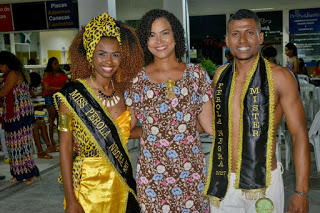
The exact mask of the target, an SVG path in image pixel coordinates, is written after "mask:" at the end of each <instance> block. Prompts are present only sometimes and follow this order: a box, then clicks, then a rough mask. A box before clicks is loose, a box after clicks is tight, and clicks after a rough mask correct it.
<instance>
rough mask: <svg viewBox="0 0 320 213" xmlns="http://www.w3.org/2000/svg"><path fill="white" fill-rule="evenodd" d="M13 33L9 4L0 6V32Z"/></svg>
mask: <svg viewBox="0 0 320 213" xmlns="http://www.w3.org/2000/svg"><path fill="white" fill-rule="evenodd" d="M7 31H13V25H12V16H11V6H10V4H1V5H0V32H7Z"/></svg>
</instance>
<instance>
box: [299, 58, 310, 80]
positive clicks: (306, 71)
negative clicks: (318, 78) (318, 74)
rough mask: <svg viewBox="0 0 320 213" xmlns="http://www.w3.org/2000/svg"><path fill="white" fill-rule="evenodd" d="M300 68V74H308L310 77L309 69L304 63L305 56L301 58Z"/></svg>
mask: <svg viewBox="0 0 320 213" xmlns="http://www.w3.org/2000/svg"><path fill="white" fill-rule="evenodd" d="M298 60H299V70H298V74H300V75H306V76H308V77H309V74H308V70H307V68H306V65H305V63H304V60H303V58H299V59H298Z"/></svg>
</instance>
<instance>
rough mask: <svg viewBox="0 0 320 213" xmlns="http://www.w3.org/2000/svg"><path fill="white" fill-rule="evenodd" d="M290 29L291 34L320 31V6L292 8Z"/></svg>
mask: <svg viewBox="0 0 320 213" xmlns="http://www.w3.org/2000/svg"><path fill="white" fill-rule="evenodd" d="M289 31H290V33H291V34H297V33H317V32H320V8H313V9H300V10H290V11H289Z"/></svg>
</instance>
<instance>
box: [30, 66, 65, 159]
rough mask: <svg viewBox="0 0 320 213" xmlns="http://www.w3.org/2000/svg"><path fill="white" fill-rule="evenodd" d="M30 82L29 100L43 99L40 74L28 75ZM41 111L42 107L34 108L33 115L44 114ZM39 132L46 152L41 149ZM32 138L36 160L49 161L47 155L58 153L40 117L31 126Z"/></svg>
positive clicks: (49, 157) (49, 156)
mask: <svg viewBox="0 0 320 213" xmlns="http://www.w3.org/2000/svg"><path fill="white" fill-rule="evenodd" d="M30 80H31V84H30V94H31V98H37V97H44V89H43V83H42V79H41V76H40V74H39V73H36V72H32V73H30ZM34 104H35V103H34ZM42 110H43V106H42V105H40V106H35V113H45V112H44V111H42ZM39 131H40V132H41V136H42V138H43V140H44V142H45V144H46V146H47V150H46V152H45V151H44V150H43V149H42V146H41V139H40V133H39ZM33 138H34V142H35V144H36V147H37V150H38V153H37V156H38V158H43V159H51V158H52V156H51V155H48V154H47V153H52V152H58V151H59V150H58V149H57V148H56V147H55V146H54V145H52V144H51V143H50V139H49V136H48V131H47V125H46V123H45V121H44V119H43V118H41V117H37V118H36V120H35V123H34V126H33Z"/></svg>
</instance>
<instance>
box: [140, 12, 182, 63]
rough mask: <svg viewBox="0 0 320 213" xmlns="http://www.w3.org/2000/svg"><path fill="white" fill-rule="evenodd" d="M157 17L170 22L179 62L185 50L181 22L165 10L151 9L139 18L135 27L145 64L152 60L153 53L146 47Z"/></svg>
mask: <svg viewBox="0 0 320 213" xmlns="http://www.w3.org/2000/svg"><path fill="white" fill-rule="evenodd" d="M158 18H166V19H167V20H168V22H169V23H170V25H171V28H172V32H173V36H174V40H175V42H176V46H175V53H176V57H177V59H178V60H179V62H181V61H182V57H183V55H184V54H185V52H186V39H185V37H184V30H183V27H182V24H181V22H180V21H179V19H178V18H177V17H175V16H174V15H173V14H172V13H170V12H168V11H166V10H161V9H152V10H150V11H148V12H147V13H146V14H145V15H144V16H143V17H142V18H141V19H140V21H139V24H138V27H137V35H138V37H139V39H140V43H141V46H142V49H143V52H144V61H145V65H149V64H151V63H152V62H153V60H154V56H153V54H152V53H151V52H150V51H149V49H148V39H149V37H150V33H151V27H152V24H153V22H154V21H155V20H156V19H158Z"/></svg>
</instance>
